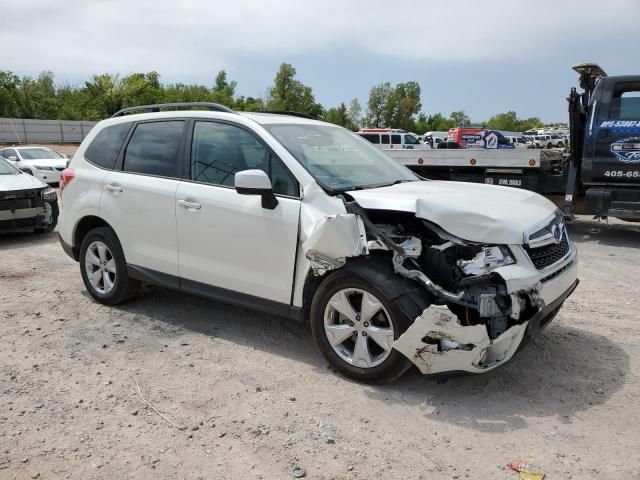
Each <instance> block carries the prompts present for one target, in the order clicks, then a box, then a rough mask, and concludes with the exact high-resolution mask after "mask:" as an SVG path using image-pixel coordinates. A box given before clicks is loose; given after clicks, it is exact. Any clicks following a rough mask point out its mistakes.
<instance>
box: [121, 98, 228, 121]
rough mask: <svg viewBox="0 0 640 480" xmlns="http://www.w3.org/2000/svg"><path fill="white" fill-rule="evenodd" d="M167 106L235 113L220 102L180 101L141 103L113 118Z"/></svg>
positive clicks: (155, 110) (157, 109)
mask: <svg viewBox="0 0 640 480" xmlns="http://www.w3.org/2000/svg"><path fill="white" fill-rule="evenodd" d="M167 108H179V109H183V110H186V109H190V108H206V109H207V110H210V111H212V112H227V113H234V111H233V110H231V109H230V108H229V107H225V106H224V105H220V104H219V103H211V102H180V103H158V104H155V105H139V106H137V107H128V108H123V109H122V110H119V111H117V112H116V113H114V114H113V115H111V118H115V117H122V116H124V115H126V114H127V113H132V112H144V113H150V112H159V111H160V109H167Z"/></svg>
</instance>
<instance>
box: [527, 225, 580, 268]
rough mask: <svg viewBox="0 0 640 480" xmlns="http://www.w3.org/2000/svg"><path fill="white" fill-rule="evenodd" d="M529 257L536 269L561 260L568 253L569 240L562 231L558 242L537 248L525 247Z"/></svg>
mask: <svg viewBox="0 0 640 480" xmlns="http://www.w3.org/2000/svg"><path fill="white" fill-rule="evenodd" d="M525 250H526V251H527V253H528V254H529V258H530V259H531V261H532V262H533V264H534V265H535V267H536V268H537V269H538V270H542V269H543V268H547V267H548V266H549V265H553V264H554V263H556V262H558V261H560V260H562V259H563V258H564V257H566V256H567V254H568V253H569V250H570V249H569V240H568V239H567V233H566V232H564V234H563V235H562V240H561V241H560V243H552V244H550V245H545V246H543V247H538V248H530V247H525Z"/></svg>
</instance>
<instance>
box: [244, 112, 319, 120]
mask: <svg viewBox="0 0 640 480" xmlns="http://www.w3.org/2000/svg"><path fill="white" fill-rule="evenodd" d="M255 113H271V114H273V115H290V116H292V117H300V118H308V119H309V120H317V118H313V117H312V116H311V115H307V114H306V113H300V112H289V111H286V110H278V111H273V110H258V111H257V112H255Z"/></svg>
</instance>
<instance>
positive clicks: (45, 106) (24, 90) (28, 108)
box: [14, 71, 59, 119]
mask: <svg viewBox="0 0 640 480" xmlns="http://www.w3.org/2000/svg"><path fill="white" fill-rule="evenodd" d="M14 100H15V104H16V106H17V113H18V116H20V117H21V118H38V119H47V118H58V112H59V105H58V102H57V99H56V93H55V85H54V82H53V72H48V71H47V72H42V73H41V74H40V75H39V76H38V78H37V79H35V80H34V79H33V78H31V77H22V78H21V79H20V81H19V82H18V84H17V88H16V89H15V99H14Z"/></svg>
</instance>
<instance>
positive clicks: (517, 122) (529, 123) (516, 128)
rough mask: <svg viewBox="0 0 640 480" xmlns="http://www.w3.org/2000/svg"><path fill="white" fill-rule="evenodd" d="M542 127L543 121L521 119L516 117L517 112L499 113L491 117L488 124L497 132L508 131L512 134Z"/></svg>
mask: <svg viewBox="0 0 640 480" xmlns="http://www.w3.org/2000/svg"><path fill="white" fill-rule="evenodd" d="M540 125H542V121H541V120H540V119H539V118H536V117H530V118H527V119H520V118H518V116H517V115H516V112H514V111H512V110H510V111H508V112H505V113H498V114H496V115H494V116H493V117H491V118H490V119H489V121H488V122H487V126H488V127H489V128H493V129H495V130H507V131H511V132H523V131H525V130H529V129H530V128H535V127H539V126H540Z"/></svg>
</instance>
